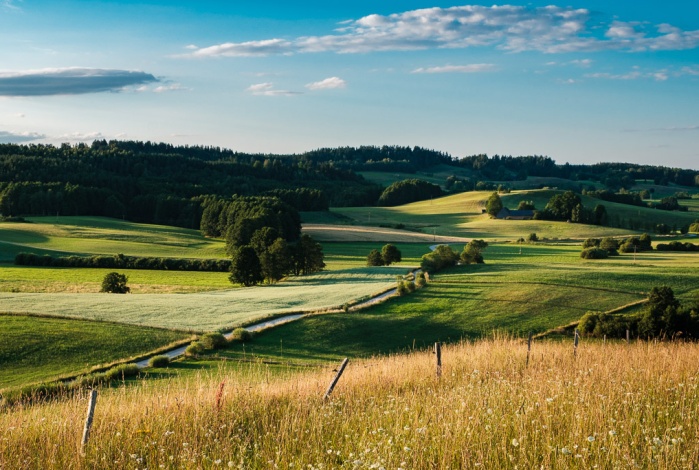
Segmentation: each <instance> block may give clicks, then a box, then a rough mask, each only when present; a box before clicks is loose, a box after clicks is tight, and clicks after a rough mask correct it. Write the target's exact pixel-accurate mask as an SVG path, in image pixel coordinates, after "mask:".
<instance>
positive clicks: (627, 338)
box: [626, 328, 631, 344]
mask: <svg viewBox="0 0 699 470" xmlns="http://www.w3.org/2000/svg"><path fill="white" fill-rule="evenodd" d="M629 336H630V335H629V329H628V328H627V329H626V344H631V341H630V338H629Z"/></svg>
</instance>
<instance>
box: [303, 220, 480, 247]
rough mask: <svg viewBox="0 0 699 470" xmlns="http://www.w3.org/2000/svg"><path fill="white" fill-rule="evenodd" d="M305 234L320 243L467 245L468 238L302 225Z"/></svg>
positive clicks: (349, 227)
mask: <svg viewBox="0 0 699 470" xmlns="http://www.w3.org/2000/svg"><path fill="white" fill-rule="evenodd" d="M303 233H306V234H308V235H310V236H312V237H313V238H315V239H316V240H318V241H321V242H328V241H331V242H351V243H356V242H393V243H468V241H469V239H468V238H463V237H445V236H441V235H433V234H431V233H420V232H409V231H406V230H398V229H392V228H383V227H363V226H350V225H327V224H304V225H303Z"/></svg>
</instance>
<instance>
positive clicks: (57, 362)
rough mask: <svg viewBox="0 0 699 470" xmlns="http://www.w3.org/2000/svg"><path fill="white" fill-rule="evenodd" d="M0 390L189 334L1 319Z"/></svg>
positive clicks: (53, 320)
mask: <svg viewBox="0 0 699 470" xmlns="http://www.w3.org/2000/svg"><path fill="white" fill-rule="evenodd" d="M0 336H2V338H3V340H2V342H0V389H4V388H7V387H15V386H19V385H25V384H29V383H36V382H42V381H48V380H55V379H56V378H58V377H60V376H63V375H73V374H76V373H80V372H86V371H88V370H90V369H91V368H93V367H94V366H97V365H99V364H109V363H112V362H115V361H121V360H125V359H128V358H130V357H134V356H138V355H141V354H145V353H148V352H150V351H152V350H154V349H158V348H162V347H163V346H166V345H168V344H171V343H173V342H175V341H181V340H184V339H186V338H187V337H188V336H189V335H186V334H182V333H178V332H174V331H167V330H162V329H153V328H139V327H134V326H129V325H119V324H113V323H102V322H89V321H79V320H67V319H60V318H45V317H34V316H23V315H0Z"/></svg>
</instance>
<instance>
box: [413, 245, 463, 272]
mask: <svg viewBox="0 0 699 470" xmlns="http://www.w3.org/2000/svg"><path fill="white" fill-rule="evenodd" d="M458 260H459V254H458V253H456V252H455V251H454V250H452V248H451V247H450V246H449V245H438V246H437V247H436V248H435V249H434V251H433V252H432V253H427V254H425V255H422V260H421V262H420V269H422V270H423V271H427V272H428V273H434V272H437V271H439V270H441V269H444V268H447V267H449V266H454V265H456V262H457V261H458Z"/></svg>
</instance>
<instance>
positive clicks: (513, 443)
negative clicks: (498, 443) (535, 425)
mask: <svg viewBox="0 0 699 470" xmlns="http://www.w3.org/2000/svg"><path fill="white" fill-rule="evenodd" d="M512 445H513V446H514V447H518V446H519V441H518V440H517V439H516V438H515V439H512Z"/></svg>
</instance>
